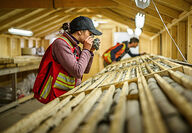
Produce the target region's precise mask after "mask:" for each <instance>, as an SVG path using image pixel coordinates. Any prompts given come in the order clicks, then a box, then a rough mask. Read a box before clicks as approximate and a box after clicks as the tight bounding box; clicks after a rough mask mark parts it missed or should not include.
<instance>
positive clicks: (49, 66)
mask: <svg viewBox="0 0 192 133" xmlns="http://www.w3.org/2000/svg"><path fill="white" fill-rule="evenodd" d="M51 65H52V62H50V63H49V64H48V69H47V72H46V74H45V77H44V79H43V82H42V83H41V86H40V88H39V91H38V93H39V94H40V92H41V89H42V87H43V84H44V82H45V80H46V79H47V76H48V74H49V71H50V69H51Z"/></svg>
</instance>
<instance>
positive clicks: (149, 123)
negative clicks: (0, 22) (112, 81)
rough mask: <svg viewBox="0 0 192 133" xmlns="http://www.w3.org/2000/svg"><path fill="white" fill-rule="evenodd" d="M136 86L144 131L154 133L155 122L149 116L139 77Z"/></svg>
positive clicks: (149, 112)
mask: <svg viewBox="0 0 192 133" xmlns="http://www.w3.org/2000/svg"><path fill="white" fill-rule="evenodd" d="M138 88H139V99H140V103H141V111H142V114H143V126H144V131H145V132H147V133H154V132H156V130H155V124H154V122H153V119H152V116H151V111H150V110H149V104H148V101H147V98H146V95H145V92H144V87H143V85H142V82H141V78H140V77H139V78H138Z"/></svg>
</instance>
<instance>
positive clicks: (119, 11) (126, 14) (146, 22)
mask: <svg viewBox="0 0 192 133" xmlns="http://www.w3.org/2000/svg"><path fill="white" fill-rule="evenodd" d="M112 10H113V11H115V12H117V13H119V14H122V15H124V16H127V17H128V16H129V17H131V18H133V19H135V13H130V12H128V11H123V10H118V9H112ZM146 24H147V25H150V26H152V27H154V28H156V29H159V30H160V29H162V28H163V25H162V24H158V23H155V22H153V21H152V22H151V21H150V20H149V19H147V18H146V19H145V25H146ZM145 25H144V26H145Z"/></svg>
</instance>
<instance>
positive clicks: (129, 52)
mask: <svg viewBox="0 0 192 133" xmlns="http://www.w3.org/2000/svg"><path fill="white" fill-rule="evenodd" d="M128 54H129V55H130V56H131V57H136V56H140V54H133V53H132V52H131V51H130V50H129V51H128Z"/></svg>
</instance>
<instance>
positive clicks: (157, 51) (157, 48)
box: [151, 36, 160, 55]
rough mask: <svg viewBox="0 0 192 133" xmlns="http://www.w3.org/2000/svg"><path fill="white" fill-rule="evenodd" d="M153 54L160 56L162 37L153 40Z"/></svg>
mask: <svg viewBox="0 0 192 133" xmlns="http://www.w3.org/2000/svg"><path fill="white" fill-rule="evenodd" d="M151 53H152V54H156V55H160V36H157V37H155V38H154V39H152V40H151Z"/></svg>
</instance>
